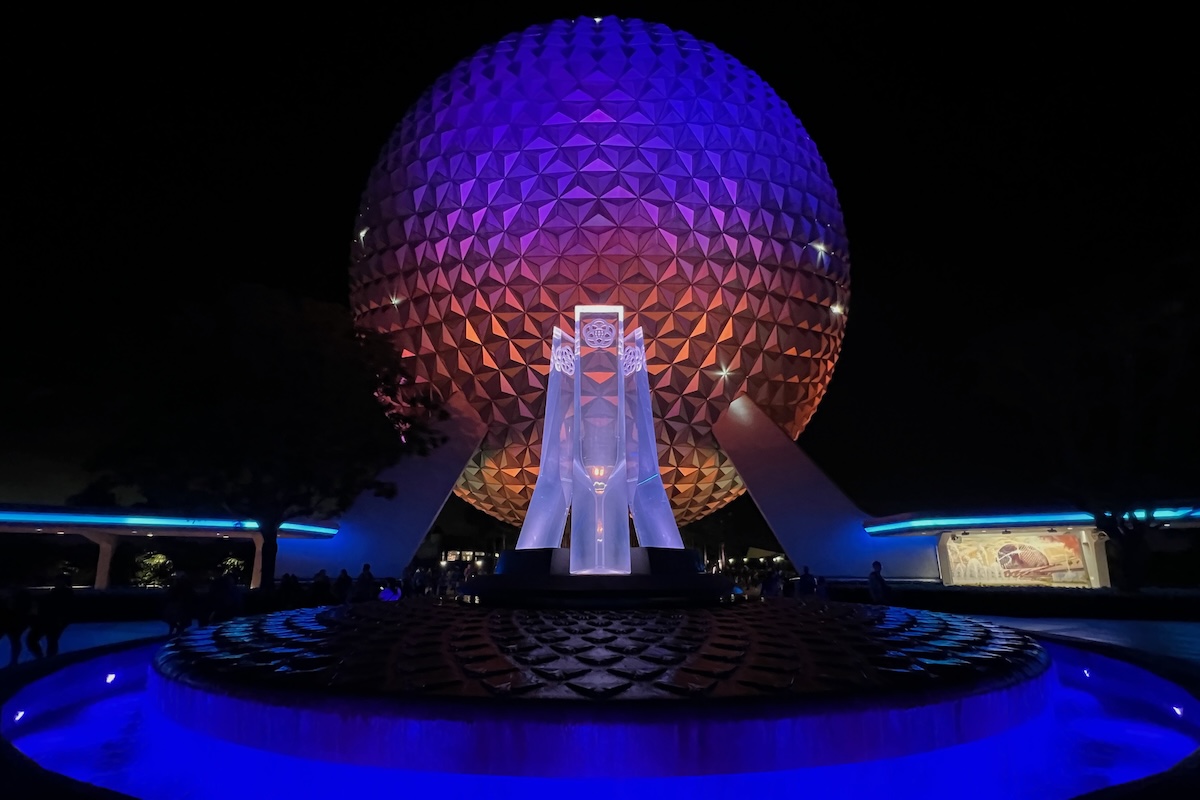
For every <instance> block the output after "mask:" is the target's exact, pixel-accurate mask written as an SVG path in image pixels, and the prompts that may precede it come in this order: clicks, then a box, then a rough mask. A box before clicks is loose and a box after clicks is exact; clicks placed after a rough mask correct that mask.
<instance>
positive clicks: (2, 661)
mask: <svg viewBox="0 0 1200 800" xmlns="http://www.w3.org/2000/svg"><path fill="white" fill-rule="evenodd" d="M166 635H167V623H165V622H159V621H157V620H144V621H140V622H77V623H75V624H74V625H70V626H68V627H67V629H66V630H65V631H63V635H62V638H61V639H59V640H58V652H60V653H70V652H73V651H75V650H86V649H88V648H89V647H100V646H101V645H106V644H115V643H117V642H129V641H133V640H134V639H145V638H148V637H150V636H166ZM43 647H45V645H44V644H43ZM11 657H12V651H11V650H10V649H9V644H8V638H7V637H4V636H0V669H2V668H4V667H6V666H8V660H9V658H11ZM32 660H33V655H32V654H31V653H30V652H29V650H27V649H26V648H25V643H24V642H22V643H21V661H20V663H22V664H24V663H25V662H27V661H32Z"/></svg>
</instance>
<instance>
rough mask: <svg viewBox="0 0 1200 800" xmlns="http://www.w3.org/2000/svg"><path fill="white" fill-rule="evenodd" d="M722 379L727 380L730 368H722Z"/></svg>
mask: <svg viewBox="0 0 1200 800" xmlns="http://www.w3.org/2000/svg"><path fill="white" fill-rule="evenodd" d="M721 377H722V378H727V377H729V368H728V367H722V368H721Z"/></svg>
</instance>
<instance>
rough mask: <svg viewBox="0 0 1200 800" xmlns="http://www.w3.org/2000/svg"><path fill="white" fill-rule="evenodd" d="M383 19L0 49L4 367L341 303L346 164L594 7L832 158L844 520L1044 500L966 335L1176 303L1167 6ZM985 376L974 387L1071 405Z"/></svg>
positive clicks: (218, 23) (831, 415) (1184, 47)
mask: <svg viewBox="0 0 1200 800" xmlns="http://www.w3.org/2000/svg"><path fill="white" fill-rule="evenodd" d="M409 5H410V4H396V5H395V8H394V9H393V10H392V11H391V12H389V13H384V14H379V13H377V12H374V11H370V12H368V11H367V10H365V9H364V10H361V11H360V10H358V9H356V8H355V7H352V6H346V7H344V8H340V9H339V11H340V14H339V15H338V16H337V17H332V16H331V17H324V18H322V17H317V16H303V15H300V13H299V12H298V11H296V10H294V9H293V10H291V11H289V12H288V14H289V16H288V17H287V18H275V19H272V20H268V19H262V20H254V19H244V18H232V17H231V18H216V17H211V16H203V14H204V13H208V12H197V14H198V16H196V17H194V18H191V19H187V20H186V21H174V22H172V23H171V26H168V25H167V23H166V22H162V21H160V22H156V21H154V20H139V21H137V24H134V21H133V20H130V21H129V25H128V26H123V25H122V24H121V23H120V21H119V20H115V19H112V18H108V19H107V20H106V23H105V25H104V26H103V27H102V28H97V29H94V30H88V29H87V27H88V26H87V25H84V24H82V22H81V24H80V25H79V26H78V28H77V29H76V32H75V33H64V34H62V35H61V36H59V38H58V39H56V41H55V51H54V53H53V54H51V53H46V54H45V55H46V58H45V59H19V60H15V61H11V59H10V61H11V63H10V65H9V66H8V67H7V69H8V71H9V80H8V81H7V83H8V85H7V87H6V99H5V103H6V106H7V108H8V111H9V114H8V115H7V125H6V126H5V127H6V129H7V131H6V132H7V133H8V134H9V136H14V135H15V136H14V138H15V140H16V143H15V144H14V143H13V140H12V139H10V143H9V145H8V146H7V148H6V155H7V157H6V159H5V167H4V171H5V178H4V180H5V184H6V188H7V193H8V198H9V203H8V206H9V213H8V215H7V216H8V218H7V220H6V221H7V222H8V224H7V225H6V226H5V228H6V233H5V236H4V238H3V245H2V246H3V248H4V253H3V264H4V268H5V280H4V284H3V285H4V291H3V293H2V295H3V307H4V317H5V322H6V323H7V324H11V325H13V326H14V327H13V331H12V333H10V334H9V335H7V336H6V338H5V339H4V340H3V341H4V345H3V347H4V348H5V350H7V349H8V348H13V351H12V353H9V354H7V355H6V361H8V362H9V363H10V364H12V363H17V364H18V368H19V366H20V364H21V363H24V362H23V360H22V359H23V358H24V359H26V360H27V359H29V358H36V359H42V360H45V359H63V360H64V363H68V359H67V358H66V355H67V354H69V353H71V354H74V357H76V358H78V357H80V356H79V355H78V352H79V350H80V348H83V347H86V344H85V343H86V342H88V341H90V340H92V339H93V337H94V334H95V332H97V331H103V330H104V329H105V327H106V326H108V325H110V324H112V323H113V321H114V320H116V319H118V318H120V319H123V320H128V319H130V318H131V317H132V318H136V315H137V314H138V308H139V307H141V306H142V305H143V304H146V303H150V304H155V305H159V306H161V305H163V304H170V303H172V302H175V301H177V300H179V299H181V298H184V297H186V296H187V295H188V294H189V293H190V292H193V291H196V290H197V289H199V288H202V287H206V286H207V287H211V286H219V285H221V284H223V283H228V282H232V281H253V282H260V283H265V284H268V285H272V286H279V287H284V288H287V289H289V290H291V291H294V292H296V293H299V294H303V295H308V296H312V297H316V298H320V299H327V300H332V301H338V302H345V295H346V288H347V267H348V263H349V244H350V239H351V235H352V230H351V228H352V224H353V221H354V216H355V212H356V210H357V207H358V201H359V196H360V193H361V191H362V189H363V187H364V185H365V179H366V176H367V173H368V170H369V169H370V167H371V165H372V164H373V162H374V161H375V159H376V158H377V157H378V155H379V152H380V149H381V148H382V146H383V144H384V143H385V141H386V139H387V138H388V135H389V133H390V132H391V129H392V128H393V127H394V126H395V124H396V123H397V122H399V120H400V118H401V116H402V115H403V114H404V112H405V110H406V109H407V108H408V106H409V105H410V104H412V103H413V102H414V101H415V100H416V98H417V96H418V95H419V93H420V92H421V91H422V90H423V89H424V87H426V86H427V85H428V84H430V83H431V82H432V81H433V80H434V79H435V78H436V77H437V76H438V75H440V74H441V73H443V72H445V71H446V70H448V69H449V68H450V67H451V66H452V65H453V64H454V63H455V62H456V61H458V60H459V59H461V58H464V57H467V56H469V55H470V54H471V53H472V52H473V51H474V50H475V49H477V48H478V47H479V46H481V45H484V44H487V43H489V42H491V41H494V40H496V39H497V38H499V37H500V36H502V35H503V34H505V33H507V32H510V31H513V30H518V29H521V28H523V27H525V26H527V25H529V24H533V23H537V22H546V21H549V20H551V19H554V18H558V17H574V16H577V15H588V16H592V15H596V14H609V13H618V14H620V15H622V16H637V17H641V18H643V19H648V20H653V21H658V22H663V23H665V24H667V25H669V26H671V27H673V28H676V29H681V30H686V31H688V32H690V33H692V34H693V35H695V36H697V37H698V38H701V39H706V40H709V41H711V42H713V43H715V44H716V45H717V46H718V47H720V48H721V49H723V50H725V51H726V52H728V53H730V54H732V55H734V56H735V57H737V58H739V59H740V60H741V61H742V62H743V63H745V64H746V65H747V66H749V67H750V68H752V69H754V70H755V71H757V72H758V73H759V74H760V75H761V76H762V77H763V78H764V79H765V80H766V81H767V82H768V83H769V84H771V86H772V87H773V88H774V89H775V90H776V92H777V93H778V94H779V95H780V96H781V97H782V98H784V99H785V100H786V101H787V102H788V103H789V105H790V106H791V108H792V110H793V111H794V112H795V113H796V115H797V116H798V117H799V118H800V120H801V122H802V123H803V124H804V126H805V127H806V129H807V130H808V132H809V134H810V135H811V136H812V138H813V139H814V141H815V142H816V144H817V146H818V148H819V150H820V152H821V154H822V156H823V157H824V159H825V161H826V163H827V164H828V167H829V170H830V174H831V176H832V178H833V181H834V184H835V185H836V186H837V187H838V191H839V195H840V199H841V203H842V207H843V211H844V214H845V218H846V223H847V228H848V231H849V236H850V248H851V261H852V276H853V277H852V299H851V315H850V321H849V328H848V333H847V338H846V341H845V346H844V349H843V351H842V356H841V361H840V362H839V364H838V367H837V370H836V372H835V375H834V379H833V383H832V386H831V388H830V390H829V393H828V394H827V395H826V398H825V400H824V402H823V403H822V405H821V407H820V409H819V410H818V412H817V414H816V417H815V418H814V420H813V422H812V423H811V425H810V427H809V429H808V430H807V431H806V432H805V433H804V434H803V435H802V436H801V439H800V442H801V444H802V445H803V446H804V447H805V448H806V449H807V450H808V451H809V452H810V453H811V454H812V455H813V456H814V458H816V459H817V461H818V462H819V463H821V464H822V465H823V466H825V468H826V469H827V470H828V471H829V472H830V474H831V475H832V476H833V477H834V478H835V479H836V480H838V481H839V482H841V483H842V484H843V485H844V486H845V487H846V488H847V489H848V490H849V491H850V492H851V494H852V495H853V496H855V497H856V499H859V500H860V501H861V502H862V503H863V504H864V505H865V506H866V507H867V509H868V510H870V511H875V512H878V513H892V512H899V511H904V510H910V509H911V510H921V509H927V510H933V509H938V508H952V507H956V506H960V505H963V504H967V505H970V504H976V505H978V504H996V505H1013V504H1020V503H1044V502H1050V501H1051V500H1053V498H1051V497H1049V496H1048V495H1047V494H1046V493H1045V492H1041V491H1040V490H1039V489H1038V488H1037V487H1036V486H1032V485H1031V484H1030V482H1029V481H1028V480H1026V479H1025V470H1024V469H1023V465H1027V464H1029V463H1031V462H1032V461H1035V460H1037V459H1040V458H1043V457H1044V453H1043V452H1041V451H1040V450H1039V449H1038V446H1037V445H1038V443H1037V441H1036V439H1037V437H1036V436H1035V435H1034V434H1033V433H1032V432H1030V433H1029V435H1028V436H1026V437H1024V438H1021V437H1017V438H1013V436H1012V432H1011V431H1010V430H1007V429H1004V430H1001V429H1000V428H998V427H997V426H996V424H995V412H993V411H992V410H990V409H989V408H988V404H987V403H985V402H982V401H981V400H980V397H979V392H978V391H977V390H976V389H974V388H972V387H973V386H974V385H975V384H976V383H977V380H976V379H977V378H978V373H979V370H980V369H983V370H984V371H985V372H986V370H987V358H986V357H981V356H980V353H986V352H990V351H988V350H986V348H985V346H984V344H983V343H985V342H991V343H993V344H992V345H990V346H992V347H995V344H994V343H995V342H997V341H999V342H1001V343H1004V342H1016V341H1017V340H1018V339H1019V340H1020V341H1021V343H1022V344H1020V345H1019V346H1020V347H1022V348H1025V350H1024V352H1023V353H1021V354H1020V356H1021V357H1022V358H1026V359H1028V360H1030V361H1035V362H1036V361H1038V360H1039V359H1041V358H1044V357H1045V356H1044V354H1043V352H1044V351H1043V349H1042V347H1041V344H1040V342H1042V341H1043V340H1045V339H1046V338H1050V339H1053V338H1054V337H1055V336H1057V333H1056V331H1057V330H1062V329H1064V328H1067V327H1069V326H1070V325H1072V324H1073V320H1084V319H1087V318H1089V317H1092V316H1094V315H1097V314H1101V315H1104V314H1112V313H1116V314H1123V313H1127V312H1126V309H1128V308H1131V307H1135V306H1136V308H1138V309H1141V308H1143V307H1153V306H1154V303H1155V302H1156V301H1158V300H1160V299H1164V298H1165V299H1171V300H1172V301H1174V302H1177V303H1182V304H1184V308H1185V309H1186V310H1188V312H1189V313H1191V314H1193V315H1200V306H1198V305H1197V303H1196V287H1197V279H1196V270H1197V259H1196V254H1197V249H1198V247H1197V232H1196V225H1197V220H1198V219H1200V203H1198V202H1197V194H1196V187H1197V186H1198V185H1200V183H1198V179H1200V158H1198V157H1197V146H1196V145H1197V141H1198V140H1200V137H1198V136H1197V130H1196V127H1195V124H1194V122H1193V121H1192V119H1193V118H1194V111H1195V106H1196V102H1197V92H1196V88H1195V87H1196V85H1197V83H1196V81H1197V77H1200V76H1198V74H1197V73H1198V70H1197V69H1196V67H1195V62H1194V50H1193V48H1192V46H1191V44H1190V42H1187V41H1186V40H1185V38H1184V37H1185V33H1186V32H1187V31H1188V30H1190V26H1189V25H1188V24H1187V21H1186V20H1185V19H1184V18H1183V17H1180V18H1175V19H1172V18H1169V17H1164V16H1159V17H1154V18H1148V17H1145V16H1140V17H1139V16H1136V14H1137V13H1138V12H1136V11H1134V10H1130V9H1122V10H1121V11H1120V12H1119V13H1120V16H1118V12H1116V11H1113V12H1107V11H1106V12H1102V13H1105V14H1109V13H1111V14H1112V16H1109V17H1100V16H1096V12H1094V11H1092V10H1091V9H1089V10H1088V11H1087V13H1086V14H1080V15H1074V16H1065V15H1064V16H1047V14H1048V13H1053V14H1057V13H1058V12H1050V11H1049V10H1048V9H1046V8H1044V7H1040V8H1038V10H1037V12H1036V13H1019V12H1018V11H1015V10H1013V9H1012V7H1011V6H997V7H995V9H993V10H989V9H986V8H984V7H980V6H972V7H970V8H967V7H962V8H959V9H955V10H953V11H952V12H951V14H950V15H949V16H946V15H945V14H941V15H936V16H935V15H933V14H932V13H931V14H927V15H921V14H920V13H914V12H912V11H910V10H909V9H907V8H902V7H901V6H900V5H893V6H892V7H891V10H888V11H886V12H884V13H882V14H881V13H880V12H878V11H874V10H873V11H871V12H869V13H868V12H862V11H856V10H854V9H853V8H852V7H849V6H846V5H845V4H828V3H823V4H803V6H802V7H804V8H805V11H804V13H803V14H801V13H798V12H790V13H788V14H784V15H782V16H780V15H776V14H775V13H773V12H770V11H768V10H767V9H768V8H770V7H769V6H766V5H763V6H761V8H762V9H763V10H762V11H759V12H751V11H750V9H752V8H754V6H752V5H751V4H727V5H726V9H727V12H728V13H726V14H724V15H716V14H712V13H704V12H702V11H700V10H699V9H701V8H702V7H703V8H711V7H712V6H711V5H710V6H699V5H697V6H693V7H692V9H691V10H688V8H687V4H681V5H659V4H654V3H642V4H637V5H636V6H635V5H632V4H625V3H619V4H611V3H610V4H607V5H604V4H602V5H600V6H596V7H592V6H588V7H580V6H575V5H572V4H570V3H567V4H556V5H554V6H545V7H539V6H538V5H537V4H513V5H514V6H516V5H520V6H522V9H523V10H514V9H511V8H510V9H506V8H503V6H504V5H508V4H488V6H487V7H486V8H485V9H483V10H472V9H471V8H470V7H469V6H463V5H462V4H458V5H456V6H451V5H450V4H436V3H435V4H426V6H427V7H428V8H429V9H431V10H428V11H425V12H421V13H419V14H416V15H414V14H413V13H412V12H411V11H409V10H407V9H406V8H405V7H406V6H409ZM1180 13H1183V12H1180ZM179 19H180V20H182V19H183V18H182V17H180V18H179ZM40 24H41V25H46V24H49V21H47V20H42V21H41V23H40ZM23 29H24V30H27V31H34V30H37V29H38V26H37V25H32V24H31V25H29V26H25V27H24V28H23ZM15 30H16V27H14V31H15ZM30 35H33V34H32V33H31V34H30ZM51 56H53V58H51ZM1128 313H1133V312H1128ZM1136 313H1142V312H1141V311H1138V312H1136ZM1017 334H1019V336H1018V335H1017ZM1002 346H1003V345H1002ZM1013 347H1017V345H1015V344H1013V345H1011V347H1010V354H1011V351H1012V348H1013ZM136 355H137V354H136V353H130V354H129V357H130V358H136ZM1195 355H1196V353H1195V351H1194V350H1193V351H1191V352H1190V353H1185V354H1184V357H1185V358H1187V359H1189V360H1190V362H1191V363H1193V364H1194V363H1195V361H1196V358H1195V357H1194V356H1195ZM981 358H982V361H983V366H982V367H980V366H979V364H980V361H981ZM965 365H974V366H965ZM1005 369H1006V368H1005V367H1003V366H1000V365H999V364H997V365H996V366H994V368H993V371H992V373H991V374H990V375H988V376H987V377H988V381H989V382H990V385H992V386H1000V387H1005V388H1003V389H1001V391H1011V392H1014V393H1030V392H1032V393H1035V394H1037V395H1039V396H1041V397H1043V398H1044V402H1045V403H1047V404H1061V403H1064V402H1071V400H1070V399H1069V398H1067V397H1065V396H1064V390H1063V387H1061V386H1054V385H1040V386H1030V385H1028V381H1027V380H1026V379H1025V378H1023V377H1021V376H1020V375H1019V374H1018V373H1016V372H1011V373H1008V372H1005V371H1004V370H1005ZM1109 389H1110V387H1098V388H1097V389H1096V390H1097V391H1108V390H1109ZM80 390H81V392H84V393H86V387H80ZM1196 398H1197V395H1196V394H1195V393H1194V392H1193V393H1192V395H1191V397H1190V399H1189V400H1188V401H1187V402H1183V401H1180V402H1177V403H1175V405H1174V406H1173V407H1172V409H1171V410H1170V412H1169V413H1170V414H1173V415H1175V416H1174V417H1172V419H1173V420H1174V421H1175V424H1177V425H1178V426H1180V429H1181V430H1182V429H1183V428H1188V430H1184V431H1183V432H1182V434H1181V438H1180V440H1179V441H1180V442H1181V448H1182V446H1183V445H1184V444H1186V443H1187V442H1189V441H1193V442H1194V441H1196V437H1195V427H1196V425H1197V422H1196V418H1197V414H1196V412H1195V411H1194V409H1193V408H1192V406H1194V405H1200V402H1198V401H1197V399H1196ZM1164 413H1166V412H1164ZM5 422H6V423H7V422H8V421H5ZM1189 437H1190V438H1189ZM1171 457H1172V458H1173V459H1175V460H1174V461H1172V462H1171V463H1169V464H1168V465H1167V471H1168V472H1174V473H1176V475H1177V476H1179V475H1183V474H1184V473H1187V471H1188V470H1189V469H1190V470H1191V473H1188V474H1194V472H1195V470H1194V466H1195V464H1194V462H1195V461H1196V460H1197V457H1196V455H1195V451H1194V450H1191V451H1188V450H1186V449H1184V452H1176V453H1173V454H1172V456H1171ZM1182 483H1183V484H1186V481H1182ZM1180 484H1181V480H1176V481H1175V482H1174V483H1171V484H1170V485H1171V487H1172V489H1173V490H1174V489H1175V487H1177V486H1179V485H1180ZM1187 489H1188V486H1187V485H1184V486H1183V490H1184V491H1186V490H1187ZM1192 494H1193V495H1195V496H1200V486H1195V487H1193V488H1192Z"/></svg>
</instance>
